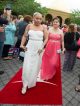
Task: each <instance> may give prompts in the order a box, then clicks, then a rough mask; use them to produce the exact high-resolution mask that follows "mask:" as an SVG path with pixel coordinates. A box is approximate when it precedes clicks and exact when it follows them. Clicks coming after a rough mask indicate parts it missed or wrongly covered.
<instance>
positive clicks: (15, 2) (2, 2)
mask: <svg viewBox="0 0 80 106" xmlns="http://www.w3.org/2000/svg"><path fill="white" fill-rule="evenodd" d="M6 4H11V6H12V11H13V12H14V13H17V14H22V15H24V14H29V15H32V14H33V13H34V12H36V11H38V12H41V13H42V14H44V15H45V14H46V13H47V8H46V7H41V5H40V4H39V3H37V2H35V0H0V11H2V10H3V8H4V7H5V6H6Z"/></svg>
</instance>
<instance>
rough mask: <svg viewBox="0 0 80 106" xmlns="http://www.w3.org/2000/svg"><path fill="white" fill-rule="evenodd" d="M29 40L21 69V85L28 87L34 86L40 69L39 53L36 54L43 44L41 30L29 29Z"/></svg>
mask: <svg viewBox="0 0 80 106" xmlns="http://www.w3.org/2000/svg"><path fill="white" fill-rule="evenodd" d="M28 35H29V41H28V44H27V45H26V47H27V51H26V52H25V58H24V63H23V71H22V82H23V86H25V87H26V86H28V88H31V87H34V86H36V81H37V76H38V74H39V71H40V65H41V57H42V56H41V55H39V54H38V50H39V49H40V48H41V47H42V44H43V32H42V31H35V30H29V32H28Z"/></svg>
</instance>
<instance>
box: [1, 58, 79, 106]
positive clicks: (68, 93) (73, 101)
mask: <svg viewBox="0 0 80 106" xmlns="http://www.w3.org/2000/svg"><path fill="white" fill-rule="evenodd" d="M21 66H22V62H21V61H19V60H18V58H14V59H13V60H6V61H4V60H0V71H1V70H4V71H5V73H4V74H3V75H0V89H2V88H3V87H4V86H5V85H6V84H7V83H8V82H9V81H10V79H11V78H12V77H13V76H14V75H15V74H16V72H17V71H18V70H19V68H20V67H21ZM79 73H80V60H77V61H76V65H75V67H74V70H73V71H72V72H62V89H63V90H62V93H63V106H80V93H78V92H76V91H75V90H74V87H75V85H76V84H77V83H78V74H79ZM0 106H31V105H13V104H0ZM32 106H35V105H32ZM36 106H39V105H36ZM40 106H54V105H40ZM56 106H57V105H56Z"/></svg>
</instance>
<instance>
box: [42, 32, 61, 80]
mask: <svg viewBox="0 0 80 106" xmlns="http://www.w3.org/2000/svg"><path fill="white" fill-rule="evenodd" d="M60 49H61V35H59V34H51V33H50V34H49V40H48V43H47V45H46V48H45V51H44V54H43V57H42V65H41V72H40V77H41V79H43V80H48V79H51V78H53V76H54V75H55V74H56V72H57V70H60V69H61V68H60V66H61V65H60V53H57V50H60Z"/></svg>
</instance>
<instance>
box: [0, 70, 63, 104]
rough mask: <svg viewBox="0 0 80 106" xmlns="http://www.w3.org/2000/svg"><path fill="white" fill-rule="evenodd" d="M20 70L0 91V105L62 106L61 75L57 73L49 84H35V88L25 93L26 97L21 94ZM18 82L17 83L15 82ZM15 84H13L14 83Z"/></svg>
mask: <svg viewBox="0 0 80 106" xmlns="http://www.w3.org/2000/svg"><path fill="white" fill-rule="evenodd" d="M21 74H22V69H20V70H19V71H18V73H17V74H16V75H15V76H14V77H13V78H12V80H11V81H10V82H9V83H8V84H7V85H6V86H5V87H4V88H3V89H2V91H0V103H3V104H45V105H52V104H54V105H61V104H62V87H61V73H60V71H58V72H57V74H56V76H55V77H54V79H52V80H51V81H49V82H52V83H54V84H56V85H52V84H50V83H43V82H37V86H36V87H34V88H31V89H29V90H28V91H27V93H26V95H22V94H21V88H22V82H21ZM15 81H18V82H15ZM14 82H15V83H14Z"/></svg>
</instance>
